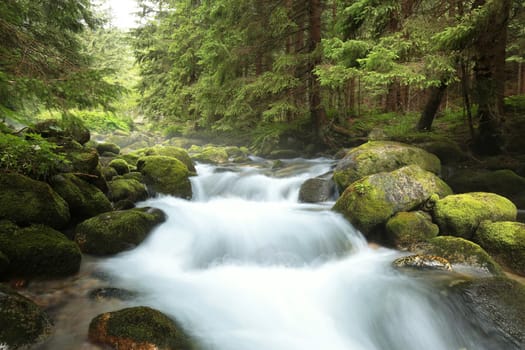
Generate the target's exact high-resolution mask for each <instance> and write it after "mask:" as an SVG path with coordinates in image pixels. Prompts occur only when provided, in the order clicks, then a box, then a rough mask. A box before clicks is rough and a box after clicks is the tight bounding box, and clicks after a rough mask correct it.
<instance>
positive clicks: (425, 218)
mask: <svg viewBox="0 0 525 350" xmlns="http://www.w3.org/2000/svg"><path fill="white" fill-rule="evenodd" d="M438 233H439V227H438V226H437V225H436V224H434V223H433V222H432V217H431V216H430V214H428V213H426V212H423V211H412V212H399V213H397V214H395V215H394V216H393V217H391V218H390V219H389V220H388V221H387V223H386V240H387V241H388V242H390V243H391V244H392V245H393V246H394V247H396V248H397V249H401V250H411V249H412V248H413V247H414V246H416V245H417V244H418V243H421V242H424V241H427V240H429V239H431V238H433V237H436V236H437V235H438ZM434 255H439V254H434Z"/></svg>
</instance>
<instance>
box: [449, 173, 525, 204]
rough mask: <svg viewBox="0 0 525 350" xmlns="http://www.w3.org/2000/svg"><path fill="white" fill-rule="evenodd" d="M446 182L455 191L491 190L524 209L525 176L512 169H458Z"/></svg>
mask: <svg viewBox="0 0 525 350" xmlns="http://www.w3.org/2000/svg"><path fill="white" fill-rule="evenodd" d="M447 183H448V184H449V185H450V187H452V189H453V190H454V192H455V193H466V192H492V193H496V194H499V195H501V196H504V197H506V198H508V199H510V200H511V201H512V202H514V204H516V206H517V207H518V208H524V209H525V177H521V176H519V175H518V174H516V173H515V172H514V171H512V170H509V169H504V170H496V171H490V170H479V169H478V170H476V169H459V170H457V171H455V172H454V173H453V174H452V176H450V177H449V178H447Z"/></svg>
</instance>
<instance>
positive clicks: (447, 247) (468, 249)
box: [416, 236, 503, 276]
mask: <svg viewBox="0 0 525 350" xmlns="http://www.w3.org/2000/svg"><path fill="white" fill-rule="evenodd" d="M416 251H418V252H420V253H421V254H426V255H437V256H441V257H443V258H445V259H447V260H448V261H449V262H450V263H451V264H452V265H462V266H465V267H468V268H469V269H474V270H476V271H479V272H480V273H482V274H487V273H488V274H492V275H496V276H497V275H503V271H502V269H501V267H500V266H499V265H498V263H497V262H495V261H494V260H493V259H492V258H491V257H490V255H489V254H488V253H487V252H486V251H485V250H483V248H481V247H480V246H479V245H477V244H476V243H474V242H471V241H468V240H466V239H463V238H460V237H453V236H439V237H435V238H432V239H430V240H428V241H427V242H425V243H423V244H420V245H418V247H417V249H416ZM458 269H461V267H458Z"/></svg>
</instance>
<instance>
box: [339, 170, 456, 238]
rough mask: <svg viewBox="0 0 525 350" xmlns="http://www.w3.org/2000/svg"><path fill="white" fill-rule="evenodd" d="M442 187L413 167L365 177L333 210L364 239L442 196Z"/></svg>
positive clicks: (444, 189) (437, 180) (444, 192)
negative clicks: (393, 218) (392, 219)
mask: <svg viewBox="0 0 525 350" xmlns="http://www.w3.org/2000/svg"><path fill="white" fill-rule="evenodd" d="M451 193H452V191H451V190H450V188H449V187H448V185H447V184H446V183H444V182H443V181H442V180H441V179H440V178H438V177H437V176H436V175H434V174H433V173H431V172H428V171H425V170H423V169H421V168H420V167H418V166H417V165H410V166H406V167H403V168H401V169H398V170H395V171H392V172H388V173H378V174H374V175H370V176H367V177H365V178H362V179H361V180H358V181H356V182H354V183H353V184H352V185H350V186H349V187H348V188H347V189H346V190H345V191H344V193H343V194H342V195H341V197H340V198H339V199H338V200H337V202H336V203H335V205H334V207H333V209H334V210H335V211H338V212H340V213H342V214H343V215H344V216H345V217H346V218H347V219H348V220H349V221H350V222H351V223H352V224H353V225H354V226H355V227H356V228H357V229H359V230H360V231H361V232H363V233H364V234H365V235H369V234H370V233H373V232H374V231H378V230H379V231H381V230H382V229H383V228H384V224H385V223H386V221H387V220H388V219H389V218H390V217H391V216H392V215H394V214H395V213H398V212H401V211H411V210H413V209H415V208H417V207H419V206H420V205H421V204H423V203H424V202H425V201H426V200H427V199H428V198H429V197H430V196H431V195H432V194H438V195H439V196H446V195H448V194H451Z"/></svg>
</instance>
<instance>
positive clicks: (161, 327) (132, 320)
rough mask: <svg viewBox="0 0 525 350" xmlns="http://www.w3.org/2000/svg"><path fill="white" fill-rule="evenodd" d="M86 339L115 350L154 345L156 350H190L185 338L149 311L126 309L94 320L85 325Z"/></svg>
mask: <svg viewBox="0 0 525 350" xmlns="http://www.w3.org/2000/svg"><path fill="white" fill-rule="evenodd" d="M89 338H90V339H91V340H92V341H95V342H98V343H104V344H108V345H111V346H112V347H116V348H121V347H122V348H124V347H126V345H127V347H126V348H131V347H133V345H132V344H136V343H148V344H154V345H156V346H157V348H160V349H171V350H190V349H194V345H193V344H192V342H191V340H190V338H189V336H188V335H187V334H185V333H184V332H183V331H182V329H181V327H180V326H179V325H178V324H177V323H176V322H175V321H173V320H171V319H170V318H168V317H167V316H166V315H164V314H163V313H161V312H159V311H157V310H154V309H152V308H149V307H144V306H139V307H133V308H127V309H123V310H119V311H115V312H110V313H107V314H102V315H99V316H97V317H96V318H94V319H93V320H92V321H91V323H90V325H89Z"/></svg>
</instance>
